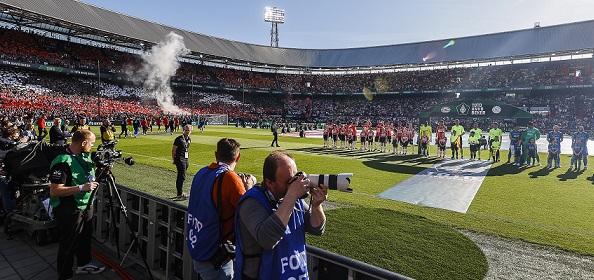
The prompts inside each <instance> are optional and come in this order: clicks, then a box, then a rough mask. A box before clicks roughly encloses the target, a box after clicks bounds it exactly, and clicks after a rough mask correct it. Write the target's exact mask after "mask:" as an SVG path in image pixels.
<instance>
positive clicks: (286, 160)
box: [234, 151, 328, 279]
mask: <svg viewBox="0 0 594 280" xmlns="http://www.w3.org/2000/svg"><path fill="white" fill-rule="evenodd" d="M263 174H264V180H263V183H262V185H256V186H255V187H254V188H252V189H250V190H248V191H247V192H246V193H245V195H244V196H243V197H242V198H241V200H240V201H239V206H238V210H237V214H236V217H235V218H236V222H235V224H236V226H235V234H236V236H237V248H236V254H235V257H236V261H235V278H234V279H309V276H308V269H307V253H306V250H305V232H308V233H310V234H313V235H318V236H319V235H322V234H323V233H324V229H325V225H326V216H325V214H324V210H323V209H322V202H324V201H325V200H326V199H327V197H328V188H327V187H326V186H325V185H322V184H320V185H317V186H314V185H312V184H311V182H310V179H308V178H307V175H306V174H304V173H302V172H297V165H296V164H295V159H294V158H293V156H291V155H290V154H288V153H287V152H285V151H274V152H272V153H271V154H270V155H268V157H267V158H266V159H265V161H264V170H263ZM308 191H309V192H310V195H311V199H312V200H311V203H310V205H307V204H305V203H304V202H303V199H302V198H303V197H304V195H306V194H307V192H308Z"/></svg>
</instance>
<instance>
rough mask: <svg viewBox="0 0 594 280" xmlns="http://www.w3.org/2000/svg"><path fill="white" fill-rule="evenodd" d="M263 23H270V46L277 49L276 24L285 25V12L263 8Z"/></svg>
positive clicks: (275, 8)
mask: <svg viewBox="0 0 594 280" xmlns="http://www.w3.org/2000/svg"><path fill="white" fill-rule="evenodd" d="M264 21H265V22H271V23H272V29H270V46H271V47H278V24H279V23H281V24H282V23H285V10H283V9H278V8H277V7H266V8H264Z"/></svg>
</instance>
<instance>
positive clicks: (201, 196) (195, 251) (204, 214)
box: [186, 166, 228, 262]
mask: <svg viewBox="0 0 594 280" xmlns="http://www.w3.org/2000/svg"><path fill="white" fill-rule="evenodd" d="M227 170H228V169H227V167H226V166H221V167H219V168H216V169H210V168H208V167H203V168H202V169H200V171H198V173H197V174H196V176H194V180H193V181H192V189H191V190H190V199H189V202H188V218H187V222H188V229H187V238H188V240H187V242H186V243H187V244H188V250H189V251H190V255H191V256H192V259H194V260H197V261H203V262H206V261H209V260H210V259H211V258H212V257H213V255H214V254H215V253H216V251H217V247H218V246H219V244H220V243H221V242H220V241H221V240H220V239H221V220H220V218H219V213H218V211H217V208H216V207H215V203H214V201H213V199H212V197H213V196H212V190H213V187H214V182H215V179H216V178H217V176H219V174H221V173H223V172H226V171H227Z"/></svg>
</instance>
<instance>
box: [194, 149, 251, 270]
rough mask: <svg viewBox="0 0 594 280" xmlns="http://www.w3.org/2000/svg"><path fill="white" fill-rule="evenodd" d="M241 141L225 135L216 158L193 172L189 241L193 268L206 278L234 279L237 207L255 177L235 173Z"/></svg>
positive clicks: (216, 152) (239, 155)
mask: <svg viewBox="0 0 594 280" xmlns="http://www.w3.org/2000/svg"><path fill="white" fill-rule="evenodd" d="M239 147H240V144H239V143H238V142H237V141H235V140H234V139H230V138H223V139H221V140H219V142H218V143H217V150H216V151H215V159H216V162H213V163H211V164H210V165H209V166H205V167H203V168H202V169H200V171H198V173H197V174H196V176H194V180H193V181H192V189H191V190H190V199H189V201H188V219H187V222H188V227H187V241H188V242H187V245H188V250H189V252H190V255H191V256H192V259H193V260H194V270H196V272H198V274H200V277H201V278H202V279H203V280H211V279H213V280H214V279H232V278H233V258H234V252H235V246H234V245H233V243H235V233H234V230H233V227H234V223H235V210H236V209H237V204H238V203H239V199H240V198H241V196H242V195H243V194H244V193H245V192H246V191H247V190H249V189H250V188H251V187H252V186H253V185H254V184H255V183H256V177H254V176H252V175H249V174H239V175H238V174H237V173H235V171H234V170H235V166H236V165H237V163H238V162H239V159H240V157H241V154H240V151H239Z"/></svg>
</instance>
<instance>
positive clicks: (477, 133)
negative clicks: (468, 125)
mask: <svg viewBox="0 0 594 280" xmlns="http://www.w3.org/2000/svg"><path fill="white" fill-rule="evenodd" d="M470 132H474V137H476V139H477V144H478V142H479V139H480V138H481V134H483V130H482V129H480V128H479V125H478V122H474V124H473V125H472V129H471V130H470ZM468 143H470V139H469V140H468ZM477 151H478V159H479V160H480V159H481V149H480V145H479V147H478V150H477Z"/></svg>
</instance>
